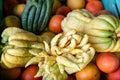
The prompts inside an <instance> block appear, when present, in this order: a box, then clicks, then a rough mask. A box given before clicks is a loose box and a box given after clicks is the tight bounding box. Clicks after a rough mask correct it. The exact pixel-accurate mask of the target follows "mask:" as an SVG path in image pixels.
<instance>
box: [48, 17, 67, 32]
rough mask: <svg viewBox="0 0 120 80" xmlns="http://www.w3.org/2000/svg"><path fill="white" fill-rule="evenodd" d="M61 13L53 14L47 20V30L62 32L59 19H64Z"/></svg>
mask: <svg viewBox="0 0 120 80" xmlns="http://www.w3.org/2000/svg"><path fill="white" fill-rule="evenodd" d="M64 17H65V16H63V15H54V16H53V17H52V18H51V19H50V22H49V30H50V31H51V32H53V33H60V32H62V29H61V21H62V20H63V19H64Z"/></svg>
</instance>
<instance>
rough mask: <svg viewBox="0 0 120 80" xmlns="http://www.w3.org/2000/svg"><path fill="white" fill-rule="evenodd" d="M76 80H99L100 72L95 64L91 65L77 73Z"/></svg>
mask: <svg viewBox="0 0 120 80" xmlns="http://www.w3.org/2000/svg"><path fill="white" fill-rule="evenodd" d="M75 76H76V80H99V79H100V71H99V69H98V68H97V66H96V65H95V64H94V63H89V64H88V65H87V66H86V67H85V68H83V69H82V70H81V71H78V72H76V73H75Z"/></svg>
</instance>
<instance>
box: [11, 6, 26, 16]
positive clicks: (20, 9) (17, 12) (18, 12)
mask: <svg viewBox="0 0 120 80" xmlns="http://www.w3.org/2000/svg"><path fill="white" fill-rule="evenodd" d="M24 8H25V4H18V5H16V6H15V7H14V8H13V14H15V15H16V16H18V17H21V16H22V12H23V10H24Z"/></svg>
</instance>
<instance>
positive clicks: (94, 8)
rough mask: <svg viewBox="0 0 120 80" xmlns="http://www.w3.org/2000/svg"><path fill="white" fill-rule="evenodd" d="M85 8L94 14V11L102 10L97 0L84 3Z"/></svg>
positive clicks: (100, 3) (101, 5)
mask: <svg viewBox="0 0 120 80" xmlns="http://www.w3.org/2000/svg"><path fill="white" fill-rule="evenodd" d="M85 9H87V10H88V11H89V12H91V13H92V14H93V15H94V14H95V13H96V12H98V11H100V10H103V4H102V2H101V1H98V0H95V1H91V2H88V3H87V4H86V6H85Z"/></svg>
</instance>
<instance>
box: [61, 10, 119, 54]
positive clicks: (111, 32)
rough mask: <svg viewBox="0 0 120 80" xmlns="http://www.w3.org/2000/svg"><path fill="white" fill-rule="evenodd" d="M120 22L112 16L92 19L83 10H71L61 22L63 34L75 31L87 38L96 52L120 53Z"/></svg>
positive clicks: (90, 15) (88, 13) (91, 16)
mask: <svg viewBox="0 0 120 80" xmlns="http://www.w3.org/2000/svg"><path fill="white" fill-rule="evenodd" d="M119 24H120V21H119V20H118V19H117V18H116V17H114V16H112V15H99V16H97V17H94V16H93V15H92V14H91V13H90V12H88V11H87V10H85V9H81V10H73V11H71V12H70V13H68V15H67V17H66V18H64V20H63V21H62V29H63V31H64V32H68V31H69V30H72V29H75V30H77V31H78V32H80V33H82V34H87V35H88V36H89V40H88V42H89V43H91V44H92V46H93V47H94V48H95V50H96V52H119V51H120V38H119V37H120V25H119Z"/></svg>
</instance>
